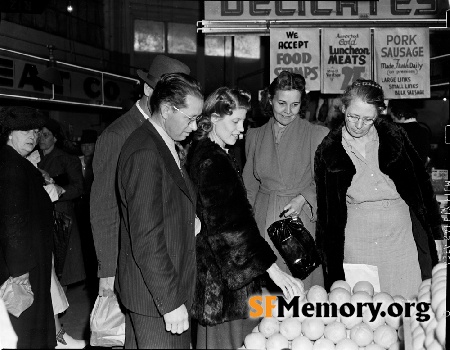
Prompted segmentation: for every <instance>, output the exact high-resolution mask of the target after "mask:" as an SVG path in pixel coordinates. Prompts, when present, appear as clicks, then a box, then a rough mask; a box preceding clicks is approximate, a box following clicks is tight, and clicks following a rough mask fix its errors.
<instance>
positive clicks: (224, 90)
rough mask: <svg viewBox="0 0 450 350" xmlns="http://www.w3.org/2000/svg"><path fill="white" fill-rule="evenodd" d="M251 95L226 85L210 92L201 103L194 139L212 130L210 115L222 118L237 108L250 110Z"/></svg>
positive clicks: (205, 135)
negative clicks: (201, 109)
mask: <svg viewBox="0 0 450 350" xmlns="http://www.w3.org/2000/svg"><path fill="white" fill-rule="evenodd" d="M250 100H251V95H250V93H249V92H247V91H244V90H238V89H230V88H228V87H220V88H218V89H216V90H215V91H214V92H212V93H211V94H210V95H209V96H208V97H207V99H206V101H205V103H204V104H203V111H202V116H201V118H200V120H199V121H198V122H197V126H198V129H197V131H196V132H195V133H194V140H201V139H203V138H205V137H207V136H208V134H209V133H210V132H211V130H212V122H211V117H212V116H215V117H219V118H224V117H225V116H226V115H231V114H233V111H234V110H236V109H239V108H242V109H245V110H247V111H248V110H250V108H251V104H250Z"/></svg>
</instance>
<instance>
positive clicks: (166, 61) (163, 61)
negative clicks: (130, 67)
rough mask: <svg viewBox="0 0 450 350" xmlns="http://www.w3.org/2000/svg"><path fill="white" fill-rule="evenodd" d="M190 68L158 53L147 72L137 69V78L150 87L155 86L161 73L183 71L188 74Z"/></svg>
mask: <svg viewBox="0 0 450 350" xmlns="http://www.w3.org/2000/svg"><path fill="white" fill-rule="evenodd" d="M190 72H191V70H190V69H189V67H188V66H186V65H185V64H184V63H183V62H180V61H178V60H176V59H174V58H170V57H167V56H164V55H158V56H156V57H155V58H154V60H153V62H152V64H151V65H150V68H149V70H148V72H144V71H143V70H142V69H138V71H137V74H138V75H139V78H141V79H142V80H143V81H145V82H146V83H147V84H148V85H150V86H151V87H152V88H155V86H156V83H157V82H158V80H159V78H161V76H162V75H163V74H167V73H185V74H189V73H190Z"/></svg>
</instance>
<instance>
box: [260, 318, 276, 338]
mask: <svg viewBox="0 0 450 350" xmlns="http://www.w3.org/2000/svg"><path fill="white" fill-rule="evenodd" d="M258 329H259V332H260V333H262V335H264V336H265V337H266V338H269V337H270V336H271V335H273V334H275V333H278V332H279V331H280V323H279V322H278V320H277V319H276V318H273V317H264V318H263V319H262V320H261V322H260V323H259V326H258Z"/></svg>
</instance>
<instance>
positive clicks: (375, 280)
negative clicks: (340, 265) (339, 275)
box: [344, 264, 381, 293]
mask: <svg viewBox="0 0 450 350" xmlns="http://www.w3.org/2000/svg"><path fill="white" fill-rule="evenodd" d="M344 273H345V281H346V282H347V283H348V284H349V285H350V287H351V288H352V290H353V287H354V286H355V284H356V282H359V281H368V282H370V283H371V284H372V286H373V289H374V291H375V293H379V292H380V291H381V288H380V278H379V276H378V267H377V266H375V265H366V264H344Z"/></svg>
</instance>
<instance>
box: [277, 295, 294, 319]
mask: <svg viewBox="0 0 450 350" xmlns="http://www.w3.org/2000/svg"><path fill="white" fill-rule="evenodd" d="M281 298H284V297H281ZM273 304H274V305H275V308H273V309H272V317H275V318H276V319H277V320H278V321H283V320H285V319H287V318H290V317H292V316H293V314H294V308H291V309H289V310H286V309H284V316H278V300H276V301H275V302H273Z"/></svg>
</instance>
